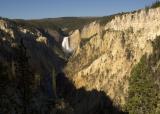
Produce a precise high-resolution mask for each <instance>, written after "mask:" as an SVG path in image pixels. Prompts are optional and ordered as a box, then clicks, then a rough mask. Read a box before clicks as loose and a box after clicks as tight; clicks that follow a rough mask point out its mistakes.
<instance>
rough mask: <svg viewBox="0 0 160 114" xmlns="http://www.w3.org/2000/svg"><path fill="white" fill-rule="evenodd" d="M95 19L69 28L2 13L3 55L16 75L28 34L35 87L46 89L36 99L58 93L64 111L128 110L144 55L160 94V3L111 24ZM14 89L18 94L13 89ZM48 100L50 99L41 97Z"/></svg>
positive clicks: (56, 100) (115, 112) (65, 113)
mask: <svg viewBox="0 0 160 114" xmlns="http://www.w3.org/2000/svg"><path fill="white" fill-rule="evenodd" d="M92 20H93V21H92V22H89V23H85V24H84V26H82V27H80V28H74V29H71V28H66V29H67V30H69V32H68V31H67V32H68V33H66V31H63V30H62V29H64V28H58V27H55V26H54V27H53V28H49V27H45V26H41V27H37V26H33V25H32V23H30V24H29V23H28V22H27V21H26V22H25V21H17V20H10V19H5V18H0V61H3V63H7V64H8V67H9V70H8V71H9V72H10V75H11V79H14V78H15V77H16V75H15V72H16V71H15V70H16V69H15V67H16V66H15V64H14V63H15V62H16V59H15V58H14V57H15V56H16V53H15V48H16V47H18V46H19V45H20V42H21V40H22V39H23V44H24V46H25V48H26V50H27V55H28V56H29V58H30V59H29V64H30V69H32V71H34V75H35V78H34V81H35V87H37V88H38V87H39V86H40V89H39V90H38V91H42V90H43V92H44V94H42V92H40V93H38V97H35V101H36V102H40V101H41V100H42V99H43V100H44V99H45V98H50V97H52V98H54V100H53V101H54V103H55V104H54V106H53V107H52V109H51V110H52V111H51V112H52V113H53V114H54V113H57V114H58V112H57V110H58V111H59V110H60V112H61V111H62V114H82V113H83V114H94V113H95V114H108V113H111V114H127V113H128V112H127V111H126V109H125V107H126V104H127V103H128V98H129V95H130V89H129V88H130V86H131V85H130V80H131V79H132V75H133V72H135V71H134V69H136V68H135V67H136V66H137V65H139V64H140V63H141V61H142V58H143V57H144V56H146V61H147V63H148V64H150V66H151V69H150V71H153V73H152V74H153V75H156V76H155V80H156V81H155V82H154V84H155V85H156V87H157V88H156V90H157V93H156V95H157V96H160V94H159V93H158V91H159V90H160V85H159V82H160V79H159V78H157V77H158V75H159V74H158V73H159V68H160V64H159V63H160V57H159V49H160V48H158V47H159V45H158V44H159V40H158V39H159V36H160V21H159V20H160V8H150V9H147V10H146V9H141V10H138V11H134V12H128V13H124V14H119V15H114V16H113V17H112V18H111V19H109V21H107V22H106V23H105V24H101V19H99V18H95V19H92ZM22 22H23V23H22ZM157 43H158V44H157ZM155 46H156V47H155ZM153 56H155V58H153ZM154 60H156V61H154ZM150 61H154V64H151V63H150ZM144 66H145V65H144ZM146 66H147V65H146ZM142 69H143V68H142ZM139 74H140V73H139ZM137 82H138V81H137ZM10 94H13V95H14V96H17V93H14V92H13V91H12V93H10ZM46 96H47V97H46ZM158 98H159V97H158ZM157 102H158V103H157V104H156V106H157V107H156V109H155V112H156V114H158V107H159V106H160V100H159V99H158V100H157ZM43 104H45V100H44V101H43V102H41V104H40V103H39V105H42V106H43ZM52 105H53V104H52ZM35 106H37V105H35ZM44 107H45V106H44ZM35 109H37V110H41V109H40V108H39V107H38V106H37V107H36V108H35ZM13 110H14V109H13ZM46 110H47V109H46ZM41 113H42V114H44V113H45V109H44V110H43V111H42V112H41ZM134 114H136V113H134ZM137 114H138V113H137ZM146 114H148V113H146Z"/></svg>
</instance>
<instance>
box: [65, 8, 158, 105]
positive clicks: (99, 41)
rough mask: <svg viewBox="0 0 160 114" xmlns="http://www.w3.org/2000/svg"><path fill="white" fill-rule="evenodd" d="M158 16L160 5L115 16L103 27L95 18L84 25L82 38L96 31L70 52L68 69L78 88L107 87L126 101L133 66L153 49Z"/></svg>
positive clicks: (120, 101) (117, 99) (117, 98)
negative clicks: (155, 7) (74, 52)
mask: <svg viewBox="0 0 160 114" xmlns="http://www.w3.org/2000/svg"><path fill="white" fill-rule="evenodd" d="M158 20H160V8H157V9H149V10H148V11H146V10H141V11H138V12H134V13H127V14H124V15H121V16H116V17H115V19H113V20H112V21H111V22H108V23H107V24H106V25H105V26H104V27H100V25H99V24H98V23H97V24H96V22H93V23H91V24H90V25H87V26H85V27H84V28H83V29H82V31H81V41H82V39H84V38H88V37H90V36H93V35H94V34H97V35H95V36H94V37H93V38H91V39H90V40H88V41H87V42H86V43H85V45H83V46H82V47H81V48H80V49H79V51H78V53H76V54H74V55H72V56H71V58H70V59H69V62H68V64H67V67H66V69H65V71H66V73H67V75H68V78H69V79H70V80H72V81H73V83H74V85H75V86H76V87H77V88H81V87H84V88H85V89H86V90H88V91H90V90H93V89H96V90H99V91H104V92H105V93H106V95H108V96H110V98H111V99H112V100H113V101H115V103H116V104H121V105H124V104H125V99H126V97H127V91H128V78H129V77H130V72H131V70H132V68H133V66H134V65H135V64H136V63H138V62H139V60H140V58H141V57H142V56H143V55H144V54H150V53H152V41H153V40H154V39H155V38H156V36H157V35H160V22H159V21H158ZM71 69H72V70H71ZM73 69H74V70H73Z"/></svg>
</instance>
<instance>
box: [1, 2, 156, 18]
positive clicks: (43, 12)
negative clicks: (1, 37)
mask: <svg viewBox="0 0 160 114" xmlns="http://www.w3.org/2000/svg"><path fill="white" fill-rule="evenodd" d="M154 1H155V0H0V16H2V17H7V18H21V19H36V18H37V19H38V18H53V17H65V16H105V15H110V14H113V13H117V12H122V11H123V12H126V11H131V10H135V9H139V8H144V7H145V6H146V5H150V4H151V3H153V2H154Z"/></svg>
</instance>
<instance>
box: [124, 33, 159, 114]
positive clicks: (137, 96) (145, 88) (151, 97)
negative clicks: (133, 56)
mask: <svg viewBox="0 0 160 114" xmlns="http://www.w3.org/2000/svg"><path fill="white" fill-rule="evenodd" d="M152 43H153V54H151V55H149V56H147V55H144V56H143V57H142V58H141V60H140V62H139V63H138V64H137V65H135V67H134V68H133V69H132V72H131V78H130V79H129V96H128V100H127V104H126V107H127V109H128V111H129V114H159V113H160V93H159V91H160V78H159V76H160V64H159V62H160V36H158V37H157V38H156V40H155V41H153V42H152Z"/></svg>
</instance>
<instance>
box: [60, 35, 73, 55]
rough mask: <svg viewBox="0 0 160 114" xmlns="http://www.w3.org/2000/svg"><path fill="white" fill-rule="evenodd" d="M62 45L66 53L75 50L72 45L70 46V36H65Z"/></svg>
mask: <svg viewBox="0 0 160 114" xmlns="http://www.w3.org/2000/svg"><path fill="white" fill-rule="evenodd" d="M62 47H63V50H64V51H65V52H66V53H70V52H72V51H73V49H72V48H70V46H69V37H64V38H63V41H62Z"/></svg>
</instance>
